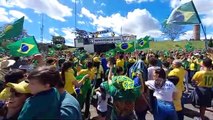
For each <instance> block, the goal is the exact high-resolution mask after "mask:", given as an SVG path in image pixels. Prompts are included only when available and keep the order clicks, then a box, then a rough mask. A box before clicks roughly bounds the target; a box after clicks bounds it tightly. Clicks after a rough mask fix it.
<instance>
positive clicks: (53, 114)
mask: <svg viewBox="0 0 213 120" xmlns="http://www.w3.org/2000/svg"><path fill="white" fill-rule="evenodd" d="M59 77H60V74H59V72H57V71H54V70H52V69H51V68H50V67H40V68H37V69H36V70H34V71H32V72H31V73H30V74H29V76H28V80H29V89H30V91H31V94H33V96H32V97H30V98H28V99H27V100H26V101H25V104H24V106H23V108H22V110H21V112H20V114H19V117H18V119H19V120H26V119H31V120H32V119H43V120H44V119H57V118H59V114H60V95H59V93H58V91H57V90H56V89H55V88H53V87H54V85H55V84H56V82H57V80H58V78H59Z"/></svg>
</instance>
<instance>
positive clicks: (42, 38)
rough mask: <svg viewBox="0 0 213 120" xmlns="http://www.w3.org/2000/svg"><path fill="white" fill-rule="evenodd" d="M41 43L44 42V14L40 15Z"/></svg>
mask: <svg viewBox="0 0 213 120" xmlns="http://www.w3.org/2000/svg"><path fill="white" fill-rule="evenodd" d="M40 30H41V43H43V40H44V14H43V13H42V14H41V28H40Z"/></svg>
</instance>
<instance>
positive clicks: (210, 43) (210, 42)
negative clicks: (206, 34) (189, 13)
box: [208, 38, 213, 47]
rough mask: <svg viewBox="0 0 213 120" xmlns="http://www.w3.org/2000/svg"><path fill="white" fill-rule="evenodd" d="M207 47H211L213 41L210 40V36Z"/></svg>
mask: <svg viewBox="0 0 213 120" xmlns="http://www.w3.org/2000/svg"><path fill="white" fill-rule="evenodd" d="M208 46H209V47H213V41H212V38H211V39H210V40H209V44H208Z"/></svg>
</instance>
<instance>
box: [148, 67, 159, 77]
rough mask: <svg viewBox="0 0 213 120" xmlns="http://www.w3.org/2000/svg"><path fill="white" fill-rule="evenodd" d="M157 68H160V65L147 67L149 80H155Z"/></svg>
mask: <svg viewBox="0 0 213 120" xmlns="http://www.w3.org/2000/svg"><path fill="white" fill-rule="evenodd" d="M157 68H159V67H158V66H151V67H149V68H148V69H147V70H148V80H153V73H154V71H155V70H156V69H157Z"/></svg>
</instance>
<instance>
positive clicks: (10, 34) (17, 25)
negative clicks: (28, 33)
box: [0, 17, 24, 41]
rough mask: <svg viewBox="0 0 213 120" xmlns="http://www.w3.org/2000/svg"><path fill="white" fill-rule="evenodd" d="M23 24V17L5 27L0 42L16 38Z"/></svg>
mask: <svg viewBox="0 0 213 120" xmlns="http://www.w3.org/2000/svg"><path fill="white" fill-rule="evenodd" d="M23 23H24V17H22V18H20V19H18V20H17V21H15V22H14V23H13V24H11V25H8V26H6V27H5V29H4V31H3V32H2V33H1V34H0V41H2V40H4V39H11V38H14V37H18V36H19V35H20V34H21V33H22V31H23Z"/></svg>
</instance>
